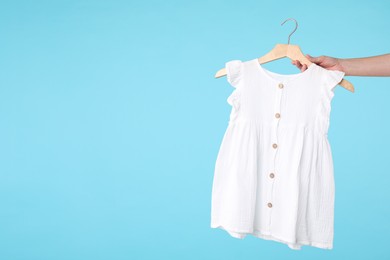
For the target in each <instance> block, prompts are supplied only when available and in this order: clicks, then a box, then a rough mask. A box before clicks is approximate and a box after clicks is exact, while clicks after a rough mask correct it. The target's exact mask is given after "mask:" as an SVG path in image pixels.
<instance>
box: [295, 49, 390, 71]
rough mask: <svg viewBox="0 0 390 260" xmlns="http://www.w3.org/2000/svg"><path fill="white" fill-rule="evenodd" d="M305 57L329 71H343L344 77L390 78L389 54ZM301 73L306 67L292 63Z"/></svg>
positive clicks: (297, 62)
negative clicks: (356, 56) (359, 56)
mask: <svg viewBox="0 0 390 260" xmlns="http://www.w3.org/2000/svg"><path fill="white" fill-rule="evenodd" d="M306 57H307V58H308V59H309V60H310V61H311V62H314V63H316V64H317V65H319V66H321V67H323V68H325V69H329V70H340V71H344V72H345V75H346V76H390V53H388V54H383V55H377V56H371V57H363V58H347V59H343V58H334V57H330V56H324V55H322V56H319V57H312V56H310V55H309V54H307V55H306ZM292 63H293V64H294V65H296V66H297V67H298V68H299V69H300V70H301V71H305V70H306V69H307V65H305V64H303V65H302V64H301V63H300V62H299V61H297V60H295V61H292Z"/></svg>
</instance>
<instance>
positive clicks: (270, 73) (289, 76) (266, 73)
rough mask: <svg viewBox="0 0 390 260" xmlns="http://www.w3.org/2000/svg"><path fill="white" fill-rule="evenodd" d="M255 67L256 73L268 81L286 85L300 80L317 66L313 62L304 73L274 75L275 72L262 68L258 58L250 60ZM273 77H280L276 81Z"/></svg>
mask: <svg viewBox="0 0 390 260" xmlns="http://www.w3.org/2000/svg"><path fill="white" fill-rule="evenodd" d="M252 61H253V62H254V63H255V65H256V68H257V70H258V71H260V72H261V73H262V74H263V75H264V76H266V77H267V78H268V79H270V80H272V81H274V82H278V83H287V82H291V81H293V80H296V79H299V78H302V77H304V76H305V75H306V74H309V73H310V72H311V71H312V70H313V68H314V67H315V66H317V65H316V64H315V63H314V62H313V63H312V64H310V65H309V67H308V68H307V69H306V70H305V71H304V72H300V73H294V74H280V73H276V72H273V71H270V70H267V69H266V68H264V67H263V66H262V65H261V64H260V62H259V60H258V58H256V59H254V60H252ZM273 76H279V77H282V78H281V79H276V78H275V77H273Z"/></svg>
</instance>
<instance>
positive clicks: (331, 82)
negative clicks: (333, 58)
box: [325, 69, 345, 90]
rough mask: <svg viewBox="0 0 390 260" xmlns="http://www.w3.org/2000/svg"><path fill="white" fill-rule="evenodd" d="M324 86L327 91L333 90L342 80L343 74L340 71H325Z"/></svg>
mask: <svg viewBox="0 0 390 260" xmlns="http://www.w3.org/2000/svg"><path fill="white" fill-rule="evenodd" d="M325 72H326V77H325V85H326V87H327V88H328V89H329V90H333V89H334V87H336V86H337V85H338V84H339V83H340V81H341V80H342V79H343V77H344V75H345V72H343V71H340V70H327V69H325Z"/></svg>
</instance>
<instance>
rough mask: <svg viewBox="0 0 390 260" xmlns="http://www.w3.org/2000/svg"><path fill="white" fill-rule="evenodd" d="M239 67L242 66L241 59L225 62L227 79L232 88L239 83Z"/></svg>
mask: <svg viewBox="0 0 390 260" xmlns="http://www.w3.org/2000/svg"><path fill="white" fill-rule="evenodd" d="M241 67H242V61H241V60H232V61H228V62H226V64H225V69H226V78H227V81H228V82H229V83H230V85H232V87H234V88H237V86H238V85H239V84H240V81H241V74H242V69H241Z"/></svg>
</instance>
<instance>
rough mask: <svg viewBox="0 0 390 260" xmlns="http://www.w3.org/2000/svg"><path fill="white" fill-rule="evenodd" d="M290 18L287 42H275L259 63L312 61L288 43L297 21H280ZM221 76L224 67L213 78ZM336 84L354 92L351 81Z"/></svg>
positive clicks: (224, 70) (295, 46) (296, 26)
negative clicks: (292, 25) (288, 60)
mask: <svg viewBox="0 0 390 260" xmlns="http://www.w3.org/2000/svg"><path fill="white" fill-rule="evenodd" d="M290 19H292V20H294V21H295V29H294V31H292V33H290V35H289V36H288V44H280V43H278V44H276V45H275V46H274V48H273V49H272V50H271V51H270V52H268V53H267V54H265V55H264V56H262V57H260V58H258V61H259V63H260V64H263V63H267V62H270V61H273V60H277V59H281V58H284V57H288V58H290V59H291V60H299V61H300V62H301V64H302V65H303V64H306V65H307V67H309V66H310V65H311V64H312V62H311V61H310V60H309V59H308V58H306V56H305V55H304V54H303V53H302V51H301V48H300V47H299V46H298V45H292V44H290V37H291V35H292V34H293V33H294V32H295V31H296V30H297V28H298V22H297V21H296V20H295V19H293V18H288V19H287V20H285V21H284V22H283V23H282V25H283V24H284V23H285V22H286V21H288V20H290ZM222 76H226V68H223V69H220V70H219V71H218V72H217V73H216V74H215V78H220V77H222ZM338 84H339V85H341V86H342V87H344V88H345V89H347V90H349V91H351V92H355V88H354V87H353V85H352V83H350V82H349V81H348V80H346V79H342V80H341V81H340V82H339V83H338Z"/></svg>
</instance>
